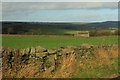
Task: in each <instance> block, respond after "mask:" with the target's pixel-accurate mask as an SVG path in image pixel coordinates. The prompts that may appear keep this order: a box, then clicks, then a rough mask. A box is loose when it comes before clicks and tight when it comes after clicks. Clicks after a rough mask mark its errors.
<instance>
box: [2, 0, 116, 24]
mask: <svg viewBox="0 0 120 80" xmlns="http://www.w3.org/2000/svg"><path fill="white" fill-rule="evenodd" d="M2 20H3V21H28V22H103V21H117V20H118V2H3V3H2Z"/></svg>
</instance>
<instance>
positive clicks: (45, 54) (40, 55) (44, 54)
mask: <svg viewBox="0 0 120 80" xmlns="http://www.w3.org/2000/svg"><path fill="white" fill-rule="evenodd" d="M45 56H47V53H46V52H42V53H36V57H39V58H42V57H45Z"/></svg>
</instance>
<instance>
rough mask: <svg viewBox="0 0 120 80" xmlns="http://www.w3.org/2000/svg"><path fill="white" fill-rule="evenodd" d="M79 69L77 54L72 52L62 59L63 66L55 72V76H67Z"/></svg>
mask: <svg viewBox="0 0 120 80" xmlns="http://www.w3.org/2000/svg"><path fill="white" fill-rule="evenodd" d="M76 69H77V62H76V59H75V55H74V54H71V55H70V56H69V57H67V58H64V59H63V61H62V66H61V67H60V69H59V70H58V71H57V72H56V73H55V75H54V78H61V77H62V78H67V77H69V76H70V75H72V74H73V73H74V72H75V71H76Z"/></svg>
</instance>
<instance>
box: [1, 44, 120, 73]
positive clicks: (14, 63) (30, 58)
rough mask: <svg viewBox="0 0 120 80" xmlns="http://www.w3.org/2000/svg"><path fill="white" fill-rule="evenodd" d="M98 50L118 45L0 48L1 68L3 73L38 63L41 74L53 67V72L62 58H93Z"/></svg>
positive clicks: (114, 47) (113, 47)
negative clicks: (0, 55) (0, 53)
mask: <svg viewBox="0 0 120 80" xmlns="http://www.w3.org/2000/svg"><path fill="white" fill-rule="evenodd" d="M99 48H103V49H105V50H110V49H111V48H112V49H116V48H118V45H117V44H109V45H105V44H103V45H95V46H94V45H91V44H82V45H81V46H67V47H60V48H57V49H45V48H43V47H41V46H38V47H36V48H33V47H32V48H26V49H12V48H2V51H1V52H2V62H3V63H2V67H3V71H6V70H7V69H13V70H14V71H17V70H19V69H21V68H22V65H25V64H30V63H34V62H37V61H39V64H40V71H41V72H44V71H45V70H46V69H47V68H49V67H51V66H54V69H53V70H56V69H57V68H58V67H60V64H61V61H62V60H63V58H66V57H68V56H70V55H71V54H75V55H76V59H80V58H81V57H84V56H94V54H96V50H97V49H99Z"/></svg>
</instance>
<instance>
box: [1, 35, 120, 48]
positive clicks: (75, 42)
mask: <svg viewBox="0 0 120 80" xmlns="http://www.w3.org/2000/svg"><path fill="white" fill-rule="evenodd" d="M82 43H90V44H94V45H95V44H112V43H118V37H100V38H99V37H98V38H73V37H34V36H21V37H20V36H19V37H18V36H3V37H2V46H4V47H11V48H28V47H36V46H43V47H45V48H47V49H51V48H57V47H61V46H79V45H81V44H82Z"/></svg>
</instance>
